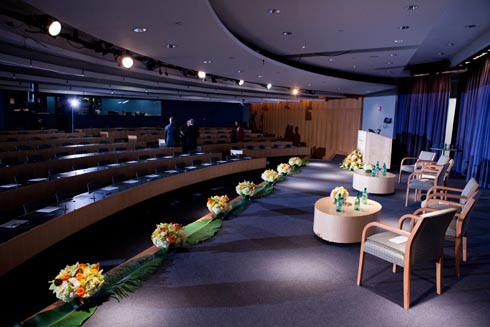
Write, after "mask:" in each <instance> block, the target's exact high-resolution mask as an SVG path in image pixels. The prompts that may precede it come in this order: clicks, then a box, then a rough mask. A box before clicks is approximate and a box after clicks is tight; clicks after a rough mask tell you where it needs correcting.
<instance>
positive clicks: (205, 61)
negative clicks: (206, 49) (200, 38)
mask: <svg viewBox="0 0 490 327" xmlns="http://www.w3.org/2000/svg"><path fill="white" fill-rule="evenodd" d="M211 62H212V61H211V60H204V61H203V62H202V63H203V64H210V63H211Z"/></svg>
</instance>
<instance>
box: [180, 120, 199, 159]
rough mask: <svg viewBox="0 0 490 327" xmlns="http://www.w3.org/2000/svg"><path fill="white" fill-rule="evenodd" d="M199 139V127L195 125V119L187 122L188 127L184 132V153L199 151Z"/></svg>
mask: <svg viewBox="0 0 490 327" xmlns="http://www.w3.org/2000/svg"><path fill="white" fill-rule="evenodd" d="M198 138H199V127H197V126H196V125H195V122H194V119H192V118H191V119H189V120H188V121H187V127H186V128H185V130H184V138H183V140H182V142H183V143H182V152H183V153H189V152H191V151H196V150H197V139H198Z"/></svg>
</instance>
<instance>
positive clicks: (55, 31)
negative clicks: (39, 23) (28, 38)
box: [48, 20, 61, 36]
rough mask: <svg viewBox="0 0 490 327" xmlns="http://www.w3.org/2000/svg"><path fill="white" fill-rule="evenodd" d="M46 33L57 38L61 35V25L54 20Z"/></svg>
mask: <svg viewBox="0 0 490 327" xmlns="http://www.w3.org/2000/svg"><path fill="white" fill-rule="evenodd" d="M48 33H49V35H51V36H58V35H59V34H60V33H61V23H60V22H59V21H57V20H54V21H52V22H51V24H49V26H48Z"/></svg>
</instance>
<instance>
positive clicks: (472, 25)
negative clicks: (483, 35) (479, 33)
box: [464, 24, 476, 28]
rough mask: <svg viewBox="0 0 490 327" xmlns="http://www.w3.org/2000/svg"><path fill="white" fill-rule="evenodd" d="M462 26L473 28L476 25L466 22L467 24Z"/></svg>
mask: <svg viewBox="0 0 490 327" xmlns="http://www.w3.org/2000/svg"><path fill="white" fill-rule="evenodd" d="M464 27H466V28H475V27H476V25H475V24H468V25H465V26H464Z"/></svg>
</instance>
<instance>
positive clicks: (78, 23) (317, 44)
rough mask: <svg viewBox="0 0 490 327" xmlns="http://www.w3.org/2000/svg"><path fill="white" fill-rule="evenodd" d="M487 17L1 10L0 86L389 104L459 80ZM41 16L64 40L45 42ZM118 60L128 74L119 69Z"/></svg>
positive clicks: (476, 7)
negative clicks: (127, 63)
mask: <svg viewBox="0 0 490 327" xmlns="http://www.w3.org/2000/svg"><path fill="white" fill-rule="evenodd" d="M489 13H490V0H466V1H463V0H431V1H421V0H417V1H405V0H370V1H362V0H303V1H299V0H298V1H279V0H276V1H271V0H234V1H230V0H210V1H204V0H202V1H195V0H180V1H171V0H163V1H162V0H140V1H121V0H119V1H112V0H110V1H107V0H104V1H100V0H99V1H95V0H84V1H74V0H65V1H58V0H26V1H14V0H2V3H1V5H0V46H1V50H0V70H1V72H0V86H1V87H2V88H9V89H26V87H27V86H28V85H29V83H30V82H36V83H38V84H39V88H40V91H42V92H54V93H77V94H87V95H88V94H91V95H108V96H111V95H114V96H124V97H139V98H157V99H186V100H199V101H202V100H204V101H232V102H243V101H245V102H264V101H284V100H297V99H312V100H323V99H325V98H342V97H346V96H347V97H348V96H358V95H370V94H382V93H386V92H388V93H389V92H394V90H395V88H396V84H397V80H398V79H400V78H404V77H408V76H410V75H413V74H418V73H425V72H435V71H448V70H453V71H454V70H464V62H465V61H466V60H467V59H468V58H471V57H472V56H474V55H475V54H478V53H480V52H481V51H482V50H487V49H488V48H489V46H490V19H489ZM46 15H49V16H51V17H55V18H57V19H59V20H60V21H61V22H62V23H63V26H64V28H63V31H62V35H61V36H58V37H56V38H53V37H50V36H48V35H47V34H46V33H44V31H43V30H42V26H43V24H44V22H43V20H42V18H44V17H45V16H46ZM136 27H140V28H141V27H144V28H146V29H147V31H146V32H144V33H135V32H133V29H134V28H136ZM126 50H127V51H128V52H130V53H131V54H132V55H133V56H135V58H136V59H137V60H136V64H135V66H134V67H133V68H131V69H130V70H126V69H123V68H121V67H120V66H118V64H117V63H116V60H117V57H118V56H119V55H120V54H122V53H123V52H124V51H126ZM459 64H463V66H459ZM198 70H202V71H205V72H206V73H207V74H208V75H207V78H206V79H205V80H200V79H198V78H197V76H196V72H197V71H198ZM238 80H244V81H245V84H244V85H243V86H239V85H237V83H236V82H237V81H238ZM268 83H271V84H272V88H271V89H270V90H267V89H266V88H265V87H264V86H265V85H266V84H268ZM292 88H298V89H299V90H300V93H299V95H298V96H294V97H293V96H291V94H290V92H291V89H292Z"/></svg>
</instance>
